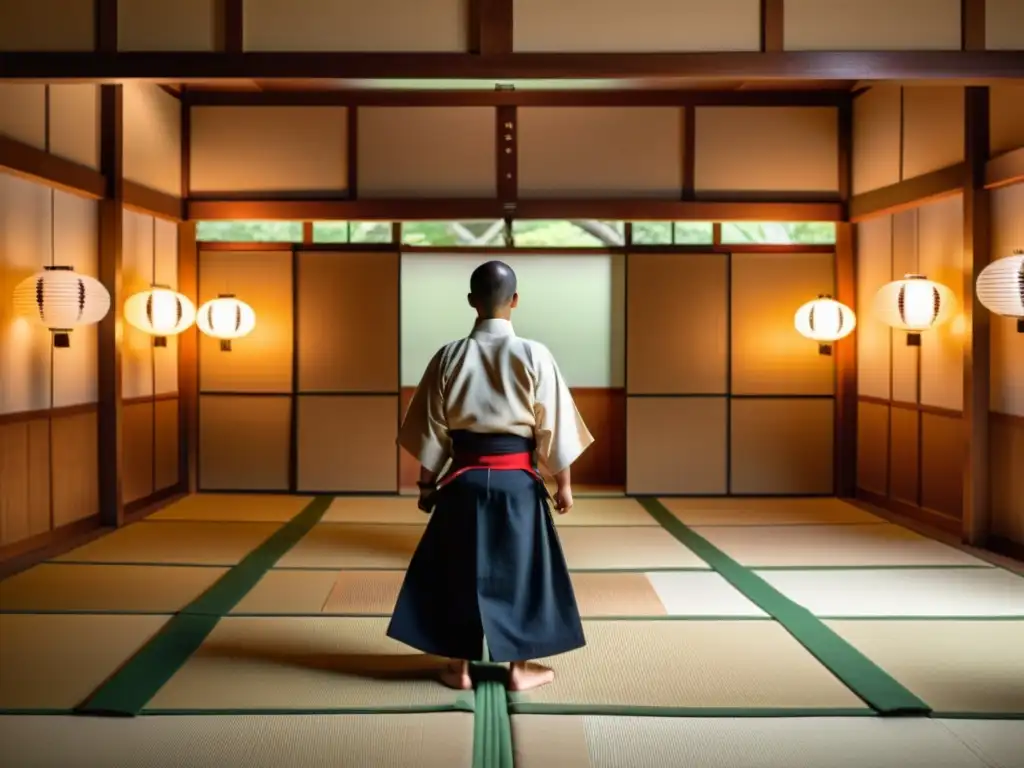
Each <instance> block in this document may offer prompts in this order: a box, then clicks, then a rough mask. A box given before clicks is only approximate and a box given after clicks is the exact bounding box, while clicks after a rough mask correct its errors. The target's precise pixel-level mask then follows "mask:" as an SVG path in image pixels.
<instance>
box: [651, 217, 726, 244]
mask: <svg viewBox="0 0 1024 768" xmlns="http://www.w3.org/2000/svg"><path fill="white" fill-rule="evenodd" d="M714 239H715V228H714V225H713V224H712V223H711V222H710V221H676V222H671V221H634V222H633V244H634V245H712V244H713V243H714Z"/></svg>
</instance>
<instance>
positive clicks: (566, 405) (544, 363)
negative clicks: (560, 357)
mask: <svg viewBox="0 0 1024 768" xmlns="http://www.w3.org/2000/svg"><path fill="white" fill-rule="evenodd" d="M534 365H535V369H536V370H535V377H536V378H535V381H536V388H535V391H534V416H535V418H536V427H535V429H534V434H535V438H536V440H537V457H538V459H539V460H540V462H541V463H543V464H544V466H545V467H547V469H548V471H549V472H551V473H552V474H557V473H559V472H561V471H562V470H563V469H565V468H566V467H568V466H570V465H571V464H572V463H573V462H574V461H576V459H578V458H579V457H580V455H581V454H582V453H583V452H584V451H585V450H586V449H587V448H589V447H590V444H591V443H593V442H594V437H593V435H591V434H590V430H588V429H587V425H586V424H584V423H583V418H582V417H581V416H580V412H579V411H578V410H577V409H576V403H575V402H573V399H572V393H570V392H569V386H568V385H567V384H566V383H565V379H563V378H562V373H561V371H559V370H558V364H557V363H556V362H555V358H554V357H553V356H552V355H551V353H550V352H549V351H548V350H547V349H546V348H543V347H541V348H539V349H538V350H537V354H535V355H534Z"/></svg>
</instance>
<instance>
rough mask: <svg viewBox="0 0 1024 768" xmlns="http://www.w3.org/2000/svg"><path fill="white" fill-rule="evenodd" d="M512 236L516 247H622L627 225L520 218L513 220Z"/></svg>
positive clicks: (618, 222) (609, 222) (614, 222)
mask: <svg viewBox="0 0 1024 768" xmlns="http://www.w3.org/2000/svg"><path fill="white" fill-rule="evenodd" d="M512 238H513V240H514V242H515V245H516V247H517V248H621V247H622V246H623V245H625V244H626V225H625V223H624V222H621V221H591V220H573V221H562V220H558V221H543V220H533V219H523V220H516V221H513V222H512Z"/></svg>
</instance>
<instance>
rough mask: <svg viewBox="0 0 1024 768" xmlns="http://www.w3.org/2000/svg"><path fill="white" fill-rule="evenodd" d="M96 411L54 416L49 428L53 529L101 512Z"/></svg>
mask: <svg viewBox="0 0 1024 768" xmlns="http://www.w3.org/2000/svg"><path fill="white" fill-rule="evenodd" d="M96 429H97V419H96V411H88V412H86V413H75V414H73V415H70V416H55V417H54V418H53V423H52V426H51V433H50V434H51V439H52V441H53V445H52V454H51V456H52V461H53V486H52V487H53V527H54V528H60V527H61V526H64V525H68V524H70V523H74V522H76V521H78V520H83V519H85V518H87V517H92V516H93V515H96V514H98V513H99V511H100V499H99V496H100V493H99V467H98V466H97V453H96V441H97V439H98V437H97V432H96Z"/></svg>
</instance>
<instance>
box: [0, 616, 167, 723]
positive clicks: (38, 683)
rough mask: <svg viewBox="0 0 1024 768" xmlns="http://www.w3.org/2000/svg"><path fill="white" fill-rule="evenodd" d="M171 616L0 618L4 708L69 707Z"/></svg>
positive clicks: (0, 706) (1, 703) (0, 693)
mask: <svg viewBox="0 0 1024 768" xmlns="http://www.w3.org/2000/svg"><path fill="white" fill-rule="evenodd" d="M167 618H168V617H167V616H99V615H87V614H80V615H69V614H64V615H58V614H50V615H39V614H0V709H8V710H11V709H71V708H73V707H76V706H78V705H79V704H81V703H82V702H83V701H84V700H85V699H86V698H87V697H89V696H90V695H91V694H92V692H93V691H94V690H95V689H96V687H97V686H99V685H100V683H102V682H103V681H104V680H106V679H107V677H109V676H110V675H111V674H112V673H113V672H114V671H116V670H117V669H118V668H119V667H120V666H121V665H122V664H123V663H124V662H125V661H127V660H128V659H129V658H130V657H131V656H132V655H133V654H134V653H135V652H136V651H137V650H138V649H139V647H140V646H142V644H143V643H145V642H146V641H147V640H149V638H151V637H152V636H153V635H155V634H156V633H157V632H158V631H159V630H160V628H161V627H162V626H163V625H164V624H165V623H166V621H167Z"/></svg>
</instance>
